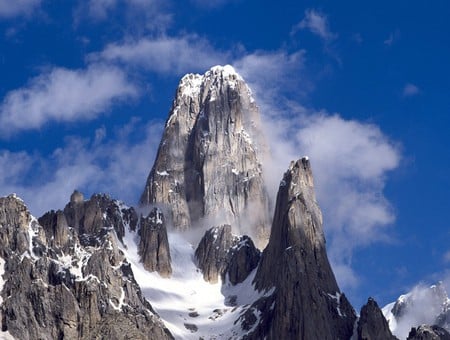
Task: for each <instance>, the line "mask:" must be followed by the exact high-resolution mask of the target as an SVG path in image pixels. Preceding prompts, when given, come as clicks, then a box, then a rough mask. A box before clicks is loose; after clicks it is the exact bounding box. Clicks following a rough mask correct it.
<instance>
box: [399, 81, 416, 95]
mask: <svg viewBox="0 0 450 340" xmlns="http://www.w3.org/2000/svg"><path fill="white" fill-rule="evenodd" d="M418 94H420V89H419V88H418V87H417V86H416V85H414V84H411V83H407V84H406V85H405V87H404V88H403V92H402V95H403V97H413V96H416V95H418Z"/></svg>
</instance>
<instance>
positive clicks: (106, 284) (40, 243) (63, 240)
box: [0, 196, 172, 339]
mask: <svg viewBox="0 0 450 340" xmlns="http://www.w3.org/2000/svg"><path fill="white" fill-rule="evenodd" d="M91 200H92V202H95V204H94V203H92V202H85V201H80V200H72V201H71V203H69V205H68V207H66V209H67V211H68V212H69V213H70V214H71V215H70V216H68V215H66V214H65V213H63V212H61V211H59V212H50V213H47V214H46V215H44V216H43V217H42V218H41V219H40V221H41V222H42V224H44V225H43V226H41V225H40V223H39V222H38V221H37V220H36V219H34V218H33V217H32V216H31V215H30V213H29V212H28V210H27V208H26V206H25V204H24V203H23V202H22V201H21V200H20V199H18V198H16V197H14V196H8V197H6V198H0V238H1V241H2V242H1V244H0V256H1V257H2V258H3V261H4V267H3V269H4V274H3V276H2V278H3V281H4V285H3V289H2V291H1V297H2V300H3V303H2V304H1V324H2V331H4V332H5V331H8V332H9V333H10V334H12V335H13V336H14V337H15V338H17V339H100V338H107V337H109V336H112V337H113V338H114V339H128V338H130V337H131V338H133V339H148V338H153V339H171V338H172V336H171V334H170V333H169V331H168V330H167V328H165V326H164V325H163V323H162V322H161V320H160V318H159V317H158V316H157V315H156V313H155V312H154V310H153V308H152V306H151V305H150V304H149V303H148V302H147V301H146V300H145V299H144V298H143V296H142V293H141V290H140V288H139V286H138V285H137V283H136V281H135V279H134V276H133V272H132V270H131V267H130V264H129V263H128V262H127V260H126V258H125V257H124V254H123V252H122V251H121V250H120V247H119V242H120V241H119V240H118V236H119V234H118V233H117V232H116V229H117V230H118V231H120V230H121V228H122V227H123V228H125V226H126V227H128V226H129V224H130V223H129V222H130V221H129V220H127V221H126V222H125V220H124V219H123V218H122V217H121V219H122V220H121V222H120V223H119V216H116V215H115V213H116V212H118V211H119V212H120V210H121V208H120V206H118V205H117V206H116V208H113V206H112V203H111V204H110V203H108V202H107V200H106V198H105V197H100V196H98V197H97V196H96V197H94V198H93V199H91ZM110 201H111V200H110ZM97 204H98V207H100V208H98V209H103V208H105V207H106V212H105V211H101V214H100V215H99V211H98V209H97V208H96V206H97ZM123 209H125V208H123ZM104 213H105V215H104ZM79 216H83V218H81V219H77V218H75V217H79ZM125 219H126V218H125ZM71 223H74V224H73V225H71ZM88 231H90V232H93V234H91V235H87V232H88ZM122 235H123V234H122Z"/></svg>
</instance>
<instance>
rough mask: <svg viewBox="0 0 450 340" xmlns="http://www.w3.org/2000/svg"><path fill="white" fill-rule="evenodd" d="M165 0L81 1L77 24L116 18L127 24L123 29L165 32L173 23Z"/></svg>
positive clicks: (76, 13)
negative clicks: (85, 21)
mask: <svg viewBox="0 0 450 340" xmlns="http://www.w3.org/2000/svg"><path fill="white" fill-rule="evenodd" d="M168 3H171V2H169V1H164V0H89V1H82V0H80V1H79V4H78V7H77V8H76V10H75V16H74V19H75V23H76V24H79V23H80V22H82V21H84V20H86V19H88V20H93V21H94V22H103V21H107V20H109V19H110V18H111V17H114V18H115V20H116V22H123V23H124V24H126V25H125V26H124V27H123V28H124V30H127V29H129V28H132V31H133V32H134V33H135V34H136V33H137V32H139V31H146V30H149V29H150V30H155V31H161V32H164V31H165V30H166V28H167V27H168V26H170V24H171V22H172V14H171V13H170V12H169V11H168V10H167V8H166V7H167V4H168Z"/></svg>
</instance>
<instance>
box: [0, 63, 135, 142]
mask: <svg viewBox="0 0 450 340" xmlns="http://www.w3.org/2000/svg"><path fill="white" fill-rule="evenodd" d="M137 93H138V90H137V88H136V87H135V86H134V85H133V84H132V83H130V82H129V81H128V80H127V77H126V75H125V74H124V72H123V71H121V70H120V69H118V68H115V67H110V66H106V65H100V64H93V65H90V66H88V67H87V68H86V69H78V70H70V69H66V68H61V67H55V68H52V69H51V70H50V71H48V72H44V73H43V74H41V75H39V76H37V77H35V78H33V79H31V81H30V82H29V83H28V84H27V85H26V86H25V87H22V88H19V89H16V90H13V91H10V92H9V93H7V94H6V96H5V98H4V99H3V102H2V103H1V105H0V124H1V126H2V128H1V130H2V131H3V133H6V134H10V133H12V132H14V131H19V130H28V129H36V128H40V127H41V126H42V125H44V124H45V123H47V122H49V121H62V122H65V121H76V120H89V119H93V118H95V117H97V116H98V115H99V114H101V113H102V112H104V111H106V110H108V109H109V108H110V107H111V105H112V104H113V103H114V102H116V101H120V100H123V99H126V98H130V97H134V96H136V95H137Z"/></svg>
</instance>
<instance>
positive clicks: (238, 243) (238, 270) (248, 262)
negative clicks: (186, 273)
mask: <svg viewBox="0 0 450 340" xmlns="http://www.w3.org/2000/svg"><path fill="white" fill-rule="evenodd" d="M195 257H196V259H197V263H198V267H199V268H200V270H201V271H202V273H203V278H204V279H205V280H206V281H209V282H211V283H216V282H217V281H218V278H219V277H220V278H221V279H222V281H225V280H226V279H228V280H229V281H230V282H231V283H232V284H233V285H235V284H237V283H240V282H242V281H244V280H245V279H246V278H247V277H248V275H249V274H250V273H251V272H252V271H253V270H254V269H255V268H256V266H257V265H258V262H259V258H260V251H259V250H258V249H257V248H256V247H255V245H254V244H253V241H252V240H251V238H250V237H248V236H246V235H244V236H240V237H239V236H236V235H233V234H232V232H231V226H230V225H223V226H220V227H213V228H211V229H209V230H207V231H206V232H205V235H204V236H203V237H202V239H201V240H200V243H199V245H198V247H197V249H196V250H195Z"/></svg>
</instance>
